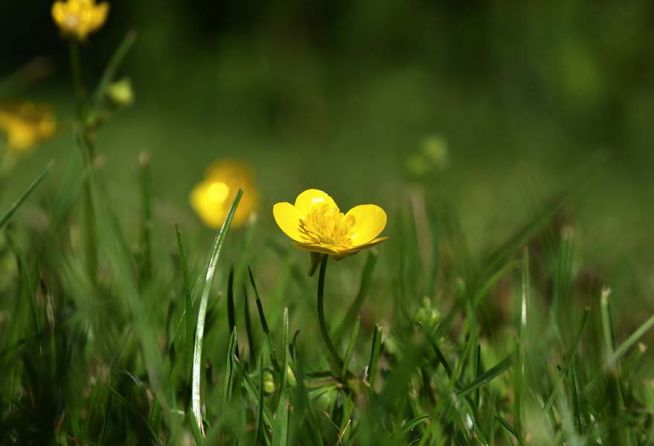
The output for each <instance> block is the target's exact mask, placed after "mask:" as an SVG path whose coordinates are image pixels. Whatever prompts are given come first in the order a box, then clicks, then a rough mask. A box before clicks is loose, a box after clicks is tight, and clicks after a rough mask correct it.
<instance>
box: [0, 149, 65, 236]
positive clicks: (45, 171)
mask: <svg viewBox="0 0 654 446" xmlns="http://www.w3.org/2000/svg"><path fill="white" fill-rule="evenodd" d="M53 164H54V162H53V161H50V162H49V163H48V165H47V166H46V167H45V169H43V172H41V173H40V174H39V176H38V177H36V179H35V180H34V181H32V184H30V185H29V186H27V189H25V190H24V191H23V193H22V194H20V196H19V197H18V199H16V201H14V202H13V203H12V205H11V206H9V209H7V211H6V212H5V213H4V215H3V216H2V217H0V229H2V228H3V227H4V225H5V224H7V222H8V221H9V219H10V218H11V217H12V215H14V213H15V212H16V211H17V210H18V208H19V207H20V206H21V205H22V204H23V202H24V201H25V200H27V197H29V196H30V194H31V193H32V192H33V191H34V189H36V186H38V185H39V184H40V183H41V181H43V179H44V178H45V177H46V175H48V173H49V172H50V169H51V168H52V165H53Z"/></svg>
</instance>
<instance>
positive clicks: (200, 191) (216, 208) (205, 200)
mask: <svg viewBox="0 0 654 446" xmlns="http://www.w3.org/2000/svg"><path fill="white" fill-rule="evenodd" d="M211 186H212V184H211V183H208V182H203V183H200V184H198V185H197V186H195V187H194V188H193V190H192V191H191V196H190V201H191V206H193V208H194V209H195V212H197V214H198V215H199V216H200V218H201V219H202V221H203V222H204V223H205V224H206V225H207V226H209V227H212V228H219V227H220V225H222V223H223V221H224V220H225V217H226V215H227V213H226V211H225V207H224V203H222V202H220V201H216V200H215V199H214V198H216V197H212V193H211Z"/></svg>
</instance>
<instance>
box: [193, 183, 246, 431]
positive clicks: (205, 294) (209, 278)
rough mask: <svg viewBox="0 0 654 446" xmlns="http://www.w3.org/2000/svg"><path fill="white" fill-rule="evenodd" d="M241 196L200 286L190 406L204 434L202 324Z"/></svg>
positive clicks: (240, 195)
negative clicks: (202, 284) (201, 286)
mask: <svg viewBox="0 0 654 446" xmlns="http://www.w3.org/2000/svg"><path fill="white" fill-rule="evenodd" d="M242 196H243V191H242V190H240V189H239V191H238V192H237V193H236V197H235V198H234V202H233V203H232V206H231V207H230V209H229V212H228V213H227V218H226V219H225V222H224V223H223V226H222V228H220V232H219V233H218V235H217V236H216V239H215V241H214V243H213V246H212V248H211V255H210V256H209V262H208V264H207V269H206V273H205V279H204V287H203V288H202V294H201V295H200V308H199V310H198V320H197V325H196V327H197V328H196V332H195V347H194V349H193V374H192V378H191V407H192V411H193V416H194V417H195V420H196V422H197V423H198V426H199V428H200V432H201V433H202V434H203V435H204V426H203V424H202V401H201V392H200V376H201V371H202V341H203V340H204V324H205V322H206V317H207V306H208V303H209V294H210V293H211V287H212V285H213V279H214V276H215V274H216V268H217V266H218V258H219V257H220V252H221V251H222V247H223V243H224V242H225V238H226V237H227V232H228V231H229V225H230V223H231V222H232V218H234V213H235V212H236V208H237V207H238V203H239V202H240V201H241V197H242Z"/></svg>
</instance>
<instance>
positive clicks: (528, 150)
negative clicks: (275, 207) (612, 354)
mask: <svg viewBox="0 0 654 446" xmlns="http://www.w3.org/2000/svg"><path fill="white" fill-rule="evenodd" d="M110 3H111V12H110V16H109V20H108V22H107V24H106V25H105V27H104V28H103V29H102V30H100V31H99V32H98V33H97V34H95V35H93V36H91V38H90V39H89V41H88V42H86V43H85V44H84V46H83V49H82V58H83V68H84V75H85V79H86V81H87V83H89V84H91V82H93V83H95V81H96V80H97V77H98V76H99V74H100V73H101V71H102V68H103V66H104V64H105V63H106V61H107V60H108V58H109V57H110V55H111V54H112V52H113V51H114V49H115V47H116V46H117V45H118V44H119V42H120V41H121V39H122V38H123V36H124V35H125V33H127V32H128V31H129V30H132V29H133V30H136V31H137V32H138V39H137V42H136V45H135V47H134V48H133V50H132V52H131V53H130V55H129V56H128V59H127V63H126V65H125V66H124V67H123V69H122V74H124V75H128V76H129V77H130V78H131V79H132V81H133V84H134V88H135V94H136V102H135V104H134V105H133V106H132V107H131V108H129V109H126V110H121V111H120V112H118V113H116V114H115V115H114V116H113V117H112V119H111V121H110V122H109V123H108V124H107V125H106V126H105V127H104V128H103V129H102V130H101V131H100V132H99V134H98V140H97V141H98V143H97V145H98V151H99V153H101V154H102V155H103V157H104V160H105V165H104V168H103V170H104V174H105V176H106V178H107V180H108V184H109V185H110V187H111V194H112V195H113V196H114V198H115V202H114V207H115V208H116V209H117V210H118V211H119V212H120V213H121V215H122V217H123V218H124V219H126V220H129V219H130V218H133V219H135V218H137V216H138V193H136V190H137V180H136V176H135V171H136V166H137V158H138V154H139V153H140V152H141V151H143V150H146V151H148V152H150V153H151V155H152V160H153V161H152V169H153V177H154V188H155V195H156V198H157V208H156V209H157V219H158V231H160V233H161V234H167V235H171V234H172V229H171V227H170V223H171V222H173V221H181V222H182V224H183V225H185V226H186V227H187V228H197V229H198V230H199V228H201V225H200V222H199V221H198V220H197V219H196V218H195V216H194V215H193V212H192V210H191V209H190V207H189V205H188V201H187V197H188V193H189V191H190V189H191V187H192V186H193V185H194V184H195V183H196V182H198V181H200V180H201V177H202V175H203V171H204V169H205V168H206V167H207V165H208V164H209V163H210V162H211V161H213V160H215V159H218V158H223V157H231V158H239V159H243V160H246V161H248V162H250V163H251V164H253V166H254V167H255V169H256V171H257V174H258V184H259V188H260V189H261V194H262V196H263V201H262V206H261V220H262V221H264V222H265V224H268V225H271V224H272V223H271V222H272V219H271V216H270V213H269V209H270V207H271V206H272V203H273V202H275V201H281V200H292V199H293V198H294V197H295V195H296V194H297V192H299V191H300V190H302V189H304V188H306V187H318V188H322V189H324V190H327V191H329V192H330V193H331V194H332V195H333V196H334V197H335V198H336V199H337V201H339V202H340V203H342V205H343V207H345V208H348V207H350V206H352V205H354V204H357V203H360V202H377V203H380V204H381V205H383V206H384V207H385V208H386V209H388V210H389V211H390V213H391V214H393V213H394V212H396V211H398V210H399V209H400V208H401V207H402V206H403V203H404V197H405V193H406V188H407V184H408V183H409V182H410V175H409V173H408V172H407V164H410V163H411V162H410V161H409V160H410V159H411V157H412V156H414V155H415V154H416V153H418V151H419V150H420V147H421V145H424V144H425V141H430V139H429V138H434V137H435V136H436V137H437V138H440V139H439V140H438V141H441V144H444V145H446V147H447V162H446V163H443V164H442V165H441V166H440V167H439V168H437V169H434V170H433V171H431V172H429V173H428V174H426V176H424V177H423V178H422V180H421V181H422V183H423V184H424V185H425V186H426V191H427V196H428V197H429V199H430V200H431V201H432V202H433V203H437V205H438V206H443V207H448V208H451V209H453V210H454V212H455V213H456V214H457V215H458V218H459V219H460V221H461V225H462V228H463V229H464V232H465V234H466V237H467V240H468V245H469V246H470V249H471V251H473V252H478V251H482V250H484V249H485V248H487V247H489V246H492V245H494V244H497V243H498V242H500V241H501V240H502V239H503V238H504V237H506V236H508V235H509V234H511V233H512V232H514V231H515V229H516V227H517V226H518V225H519V224H520V222H522V221H524V220H525V219H527V218H529V217H530V216H531V215H533V214H534V212H535V209H536V208H537V207H538V206H539V205H540V204H541V203H542V202H543V200H545V199H547V198H548V197H552V196H555V195H558V194H561V193H570V197H569V199H568V204H567V207H566V209H567V211H566V212H567V217H566V218H567V220H568V223H569V224H572V225H574V227H575V234H576V240H577V242H578V248H579V251H578V253H577V258H576V262H577V264H578V268H581V267H582V265H583V268H586V269H588V271H592V272H597V274H598V275H599V276H600V277H602V281H603V282H604V283H607V284H608V285H610V286H612V287H613V288H614V289H615V290H616V293H615V295H616V298H617V300H616V302H618V305H617V307H618V308H620V307H622V310H623V311H625V310H627V309H631V310H633V305H632V304H633V302H638V303H639V304H640V303H643V305H646V306H647V307H649V309H650V310H651V309H652V307H654V304H653V303H652V300H651V298H648V297H649V296H652V295H653V292H654V274H653V273H654V231H652V229H651V228H652V227H654V180H653V179H652V167H653V166H654V151H653V150H652V147H653V146H654V129H653V128H652V116H654V64H653V63H652V61H653V60H654V57H653V56H654V46H653V45H652V42H654V5H653V4H652V3H651V2H647V1H644V0H640V1H623V2H608V1H600V2H597V1H555V2H534V3H532V2H499V1H496V2H492V1H472V2H460V1H447V2H427V1H419V0H384V1H381V2H380V1H371V0H360V1H357V2H350V1H344V0H330V1H306V2H301V1H297V0H282V1H277V2H263V1H255V0H245V1H243V0H240V1H236V0H231V1H222V2H210V1H201V0H185V1H182V0H171V1H167V2H161V1H154V0H139V1H138V2H136V1H128V0H120V1H111V2H110ZM50 6H51V2H50V1H46V0H29V1H20V2H19V1H14V0H0V11H1V12H0V29H2V36H3V38H2V39H0V75H1V77H4V76H5V75H9V74H10V73H12V72H14V71H15V70H16V69H17V68H19V67H20V66H23V65H25V64H27V63H29V62H30V61H32V60H34V59H35V58H42V59H39V60H41V61H44V62H45V64H46V65H47V66H49V70H48V71H49V74H48V76H46V77H44V78H43V79H41V80H40V81H39V82H35V83H33V84H31V85H29V86H28V87H27V88H24V89H22V90H20V91H14V92H12V93H13V95H14V97H16V98H27V99H30V100H35V101H45V102H48V103H50V104H52V107H53V108H54V110H55V112H56V114H57V119H58V122H59V131H58V136H57V137H56V138H55V139H53V140H51V141H48V142H46V143H44V144H42V145H41V146H40V147H38V148H37V149H36V150H34V151H33V152H32V153H30V154H28V155H26V156H24V157H23V158H22V159H21V160H20V163H19V164H18V166H17V168H16V170H15V172H14V174H13V176H12V181H11V182H10V184H9V185H8V190H7V191H3V193H2V196H1V198H0V200H1V203H0V204H2V206H3V208H4V207H5V206H6V205H7V204H8V203H9V202H10V201H11V200H10V199H11V198H12V197H14V196H15V195H16V194H17V193H18V191H20V190H21V189H22V188H24V187H25V184H26V183H27V182H28V181H29V180H30V179H31V178H32V177H33V176H34V175H35V174H36V173H37V172H38V171H40V169H42V167H43V165H44V164H45V163H46V162H47V161H48V160H50V159H54V160H55V161H56V163H57V164H56V166H55V172H54V173H55V174H54V175H52V176H51V177H50V179H49V180H48V183H47V184H48V186H47V187H54V186H55V185H56V184H57V172H59V171H60V170H61V169H64V166H65V160H66V159H67V158H68V157H71V156H77V150H76V148H75V147H74V143H73V137H72V131H71V125H72V120H73V116H72V102H73V97H72V87H71V86H70V84H71V82H70V76H69V69H68V61H67V56H68V53H67V48H66V44H65V42H64V41H63V40H62V39H61V38H60V36H59V34H58V32H57V30H56V28H55V26H54V24H53V23H52V21H51V18H50ZM2 99H8V98H2ZM432 140H433V139H432ZM27 215H28V216H29V215H30V214H29V213H28V214H27ZM391 224H392V218H391ZM202 231H205V232H206V233H207V234H209V232H208V230H206V229H202ZM171 238H172V237H171ZM390 243H392V240H391V242H390ZM646 309H647V308H644V310H646Z"/></svg>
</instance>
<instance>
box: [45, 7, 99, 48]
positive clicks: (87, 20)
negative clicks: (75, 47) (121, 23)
mask: <svg viewBox="0 0 654 446" xmlns="http://www.w3.org/2000/svg"><path fill="white" fill-rule="evenodd" d="M107 14H109V4H108V3H100V4H96V3H95V0H67V1H65V2H64V1H56V2H54V4H53V5H52V18H53V20H54V22H55V24H56V25H57V26H58V27H59V29H60V30H61V31H62V32H63V33H64V34H66V35H70V36H74V37H75V38H77V40H84V39H86V37H87V36H88V35H89V34H91V33H92V32H94V31H96V30H98V29H99V28H100V27H101V26H102V25H103V24H104V22H105V21H106V20H107Z"/></svg>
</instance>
